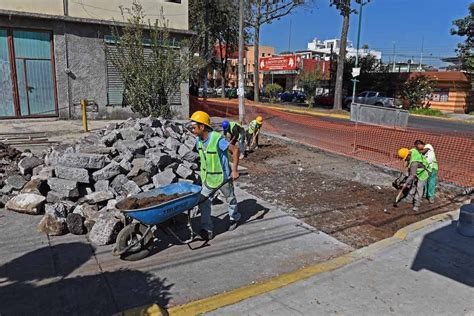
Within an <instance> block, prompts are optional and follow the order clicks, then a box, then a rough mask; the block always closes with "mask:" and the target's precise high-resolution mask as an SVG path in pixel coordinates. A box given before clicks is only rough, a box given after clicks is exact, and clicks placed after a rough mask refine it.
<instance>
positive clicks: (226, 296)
mask: <svg viewBox="0 0 474 316" xmlns="http://www.w3.org/2000/svg"><path fill="white" fill-rule="evenodd" d="M457 212H458V210H455V211H450V212H446V213H442V214H438V215H435V216H432V217H429V218H427V219H424V220H421V221H419V222H416V223H413V224H411V225H408V226H406V227H404V228H402V229H400V230H398V231H397V232H396V233H395V234H394V235H393V236H392V237H389V238H386V239H382V240H380V241H378V242H376V243H374V244H372V245H369V246H367V247H364V248H361V249H358V250H355V251H353V252H350V253H348V254H345V255H342V256H339V257H336V258H334V259H330V260H328V261H325V262H321V263H317V264H315V265H312V266H308V267H304V268H301V269H299V270H296V271H293V272H289V273H285V274H282V275H279V276H276V277H274V278H271V279H269V280H267V281H263V282H261V283H255V284H250V285H246V286H243V287H241V288H237V289H235V290H231V291H229V292H224V293H221V294H217V295H214V296H210V297H207V298H204V299H200V300H197V301H193V302H190V303H187V304H184V305H180V306H176V307H172V308H170V309H169V310H168V312H169V315H175V316H182V315H183V316H184V315H201V314H204V313H208V312H211V311H214V310H217V309H219V308H222V307H225V306H229V305H233V304H236V303H238V302H241V301H243V300H246V299H248V298H251V297H255V296H258V295H261V294H265V293H268V292H270V291H273V290H276V289H279V288H282V287H284V286H286V285H289V284H292V283H295V282H298V281H302V280H306V279H308V278H310V277H313V276H316V275H318V274H321V273H325V272H331V271H334V270H336V269H339V268H342V267H344V266H346V265H348V264H350V263H353V262H356V261H358V260H362V259H367V258H368V259H370V258H372V257H373V256H374V255H375V254H376V253H377V252H378V251H381V250H383V249H386V248H388V247H390V246H392V245H395V244H398V243H401V242H403V241H405V240H406V239H407V238H408V236H409V235H410V234H411V233H413V232H415V231H417V230H420V229H422V228H426V227H428V226H431V225H432V224H434V223H438V222H443V221H446V220H449V219H453V218H454V216H455V215H456V214H457Z"/></svg>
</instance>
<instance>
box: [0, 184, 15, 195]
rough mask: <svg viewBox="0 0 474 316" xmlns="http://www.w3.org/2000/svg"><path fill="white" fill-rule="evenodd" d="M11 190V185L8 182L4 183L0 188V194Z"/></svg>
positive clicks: (8, 192)
mask: <svg viewBox="0 0 474 316" xmlns="http://www.w3.org/2000/svg"><path fill="white" fill-rule="evenodd" d="M12 191H13V187H12V186H11V185H9V184H6V185H4V186H3V187H2V188H1V189H0V195H5V194H10V193H11V192H12Z"/></svg>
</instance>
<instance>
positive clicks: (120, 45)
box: [105, 2, 201, 117]
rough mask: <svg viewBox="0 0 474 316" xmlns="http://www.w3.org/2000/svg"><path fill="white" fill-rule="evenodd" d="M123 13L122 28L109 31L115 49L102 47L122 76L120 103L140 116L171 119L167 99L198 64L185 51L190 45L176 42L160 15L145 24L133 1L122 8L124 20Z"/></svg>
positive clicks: (139, 8)
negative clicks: (122, 92) (121, 97)
mask: <svg viewBox="0 0 474 316" xmlns="http://www.w3.org/2000/svg"><path fill="white" fill-rule="evenodd" d="M125 13H128V18H127V19H126V20H127V21H128V23H127V24H126V25H125V27H124V28H119V27H118V26H112V28H111V32H112V35H113V38H114V40H115V42H116V45H115V48H116V50H114V49H111V48H110V47H109V46H106V47H105V50H106V54H108V55H109V56H110V58H111V61H112V63H113V64H114V66H115V67H116V68H117V69H118V71H119V72H120V74H121V76H122V79H123V82H124V101H125V103H126V104H128V105H130V106H131V107H132V110H134V111H135V112H139V113H140V114H141V115H144V116H148V115H152V116H162V117H172V116H173V114H174V113H173V111H172V108H171V105H170V104H169V102H168V100H169V97H170V96H171V95H172V94H173V93H176V92H177V91H180V85H181V83H183V82H186V81H187V80H188V79H189V76H190V74H191V73H192V72H194V71H196V69H197V67H199V65H200V64H201V63H200V62H199V61H198V60H195V57H194V56H193V55H192V54H189V50H188V49H187V48H189V47H192V45H193V43H192V41H181V42H179V43H178V42H176V40H175V39H174V38H172V37H171V36H170V33H169V30H168V23H167V21H166V19H165V18H164V16H163V14H162V15H161V16H160V17H159V18H158V19H157V20H156V21H155V22H154V24H151V22H150V21H148V23H146V22H145V15H144V13H143V9H142V6H141V5H140V4H139V3H137V2H134V3H133V5H132V8H129V9H125V11H124V19H125ZM177 45H180V46H181V47H182V48H180V47H177Z"/></svg>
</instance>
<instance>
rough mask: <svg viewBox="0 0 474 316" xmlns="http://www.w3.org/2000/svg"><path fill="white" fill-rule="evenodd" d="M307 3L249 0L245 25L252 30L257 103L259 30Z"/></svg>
mask: <svg viewBox="0 0 474 316" xmlns="http://www.w3.org/2000/svg"><path fill="white" fill-rule="evenodd" d="M307 2H309V1H308V0H306V1H305V0H272V1H269V0H250V11H249V16H248V18H247V24H248V25H249V26H250V27H251V28H252V29H253V39H254V41H253V45H254V64H253V67H254V69H253V77H254V98H255V101H256V102H258V101H259V93H260V89H259V88H260V77H259V71H258V59H259V56H260V54H259V45H260V28H261V27H262V25H264V24H270V23H272V22H273V21H274V20H277V19H280V18H282V17H284V16H286V15H288V14H290V13H291V12H292V11H293V10H294V9H295V8H297V7H298V6H301V5H303V4H304V3H307Z"/></svg>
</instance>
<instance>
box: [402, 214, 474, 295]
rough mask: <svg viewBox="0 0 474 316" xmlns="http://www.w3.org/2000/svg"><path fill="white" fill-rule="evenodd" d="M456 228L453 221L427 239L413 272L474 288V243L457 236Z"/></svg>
mask: <svg viewBox="0 0 474 316" xmlns="http://www.w3.org/2000/svg"><path fill="white" fill-rule="evenodd" d="M456 226H457V221H453V222H451V224H450V225H448V226H444V227H442V228H440V229H437V230H435V231H433V232H431V233H429V234H427V235H425V236H424V238H423V241H422V243H421V245H420V248H419V250H418V252H417V254H416V257H415V259H414V261H413V264H412V266H411V269H412V270H414V271H420V270H423V269H425V270H429V271H431V272H434V273H437V274H439V275H442V276H444V277H447V278H450V279H452V280H454V281H457V282H459V283H462V284H465V285H468V286H470V287H474V273H473V271H474V239H473V238H469V237H465V236H462V235H460V234H458V232H457V231H456Z"/></svg>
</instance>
